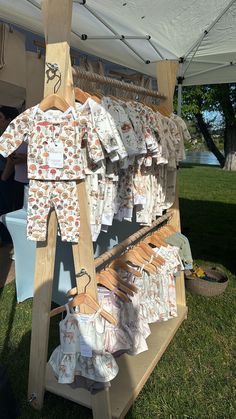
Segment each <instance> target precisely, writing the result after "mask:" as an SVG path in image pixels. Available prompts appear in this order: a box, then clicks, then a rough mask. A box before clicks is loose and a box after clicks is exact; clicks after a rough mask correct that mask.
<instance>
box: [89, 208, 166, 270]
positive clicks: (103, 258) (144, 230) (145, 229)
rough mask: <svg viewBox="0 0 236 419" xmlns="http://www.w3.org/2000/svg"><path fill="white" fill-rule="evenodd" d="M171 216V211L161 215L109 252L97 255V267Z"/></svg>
mask: <svg viewBox="0 0 236 419" xmlns="http://www.w3.org/2000/svg"><path fill="white" fill-rule="evenodd" d="M170 218H171V215H170V213H167V214H165V215H163V216H162V217H159V218H158V219H157V220H156V221H154V222H153V223H152V225H151V226H147V227H143V228H141V229H140V230H138V231H137V232H136V233H133V234H132V235H131V236H129V237H128V238H127V239H125V240H123V241H122V242H121V243H119V244H117V245H116V246H114V247H113V248H112V249H111V250H108V251H107V252H105V253H103V254H102V255H101V256H99V257H97V258H96V259H95V261H94V263H95V266H96V268H98V267H99V266H100V265H103V264H105V263H107V262H108V260H110V259H111V258H114V257H115V256H117V255H118V254H120V253H121V252H123V251H124V250H126V248H127V247H128V246H131V245H133V244H135V242H137V241H138V240H139V239H142V238H143V237H144V236H146V235H147V234H148V233H150V232H151V231H152V230H154V228H156V227H158V226H160V225H161V224H163V223H164V222H165V221H168V220H169V219H170Z"/></svg>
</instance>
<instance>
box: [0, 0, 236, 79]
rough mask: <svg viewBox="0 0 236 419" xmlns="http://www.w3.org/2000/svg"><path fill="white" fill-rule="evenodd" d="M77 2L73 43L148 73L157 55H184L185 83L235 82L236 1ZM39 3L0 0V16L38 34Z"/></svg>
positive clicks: (170, 57) (40, 27) (34, 0)
mask: <svg viewBox="0 0 236 419" xmlns="http://www.w3.org/2000/svg"><path fill="white" fill-rule="evenodd" d="M80 3H83V2H82V1H79V0H77V1H74V5H73V17H72V36H71V45H72V46H73V47H74V48H76V49H79V50H82V51H85V52H86V53H88V54H93V55H95V56H97V57H100V58H103V59H105V60H108V61H111V62H114V63H117V64H119V65H122V66H124V67H128V68H131V69H133V70H136V71H139V72H141V73H143V74H147V75H151V76H153V77H155V76H156V63H157V62H158V61H159V60H160V59H168V60H173V59H175V60H179V59H180V58H181V57H183V59H184V62H183V65H182V66H181V68H182V70H181V74H180V76H184V80H183V84H185V85H191V84H203V83H220V82H233V81H236V69H235V66H234V65H230V62H232V63H233V64H234V63H235V62H236V61H235V60H236V0H207V1H206V0H146V1H145V0H133V1H128V0H127V1H126V2H125V1H124V0H99V1H97V0H87V1H86V2H85V4H80ZM40 6H41V1H40V0H0V16H1V18H2V19H4V20H6V21H8V22H11V23H15V24H16V25H20V26H21V27H24V28H26V29H29V30H31V31H33V32H36V33H40V34H43V25H42V15H41V11H40ZM82 34H84V35H86V36H84V37H83V38H86V39H85V40H82ZM122 36H123V37H122ZM148 37H150V39H149V38H148ZM131 38H132V39H131ZM216 67H218V68H216Z"/></svg>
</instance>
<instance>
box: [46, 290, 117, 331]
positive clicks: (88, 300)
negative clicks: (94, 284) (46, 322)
mask: <svg viewBox="0 0 236 419" xmlns="http://www.w3.org/2000/svg"><path fill="white" fill-rule="evenodd" d="M81 304H85V305H87V306H88V307H90V308H91V309H92V310H93V311H94V312H97V311H98V310H99V309H100V308H101V306H100V305H99V304H98V302H97V301H96V300H95V299H94V298H93V297H91V295H89V294H88V293H86V292H84V293H81V294H78V295H76V296H75V297H74V298H73V300H72V301H69V303H68V306H69V307H70V308H73V307H77V306H80V305H81ZM65 310H66V306H65V305H63V306H60V307H57V308H54V309H53V310H51V311H50V317H53V316H55V315H56V314H59V313H62V312H63V311H65ZM100 313H101V316H102V317H104V319H106V320H107V321H108V322H109V323H111V324H113V325H116V324H117V321H116V319H115V318H114V317H113V316H112V315H111V314H110V313H108V312H107V311H106V310H103V309H102V310H101V312H100Z"/></svg>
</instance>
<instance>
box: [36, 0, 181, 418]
mask: <svg viewBox="0 0 236 419" xmlns="http://www.w3.org/2000/svg"><path fill="white" fill-rule="evenodd" d="M42 5H43V7H42V11H43V17H44V31H45V40H46V63H53V64H54V63H56V64H57V65H58V68H59V70H60V75H61V80H60V87H59V90H58V92H57V93H58V94H60V95H61V96H64V97H65V99H66V100H67V102H68V103H69V104H71V105H74V95H73V82H72V72H71V64H70V55H69V49H70V47H69V38H70V32H71V16H72V0H43V2H42ZM177 66H178V63H177V62H169V61H163V62H160V63H159V64H158V65H157V74H158V86H159V89H160V90H161V91H162V93H163V94H165V95H166V97H167V99H166V100H165V103H164V105H163V106H165V109H168V111H169V112H172V100H173V93H174V87H175V81H176V72H177ZM54 86H55V81H54V80H51V81H49V82H47V80H46V81H45V88H44V96H47V95H49V94H51V93H54V90H53V89H54ZM78 197H79V203H80V209H81V227H80V243H81V244H82V245H73V246H72V248H73V258H74V265H75V272H76V273H79V272H80V270H81V268H85V270H86V271H87V272H88V274H89V275H90V277H91V281H90V283H89V285H88V286H87V292H89V293H90V294H91V295H92V296H93V297H94V298H97V289H96V280H95V263H94V255H93V247H92V240H91V233H90V225H89V218H88V217H89V215H88V205H87V198H86V190H85V183H84V181H80V182H78ZM171 213H172V218H171V223H172V225H173V226H174V227H175V228H176V229H177V230H180V217H179V208H178V198H177V197H176V202H175V204H174V206H173V207H172V209H171ZM56 234H57V221H56V215H55V212H54V211H52V212H51V214H50V218H49V225H48V240H47V243H46V244H45V243H39V244H37V250H36V267H35V284H34V300H33V319H32V335H31V350H30V366H29V384H28V398H29V401H30V403H31V405H32V406H33V407H34V408H35V409H41V408H42V406H43V398H44V392H45V390H47V391H50V392H52V393H54V394H57V395H59V396H62V397H65V398H67V399H69V400H73V401H74V402H76V403H78V404H81V405H84V406H86V407H89V408H91V409H92V411H93V417H94V418H95V419H111V418H123V417H124V415H125V414H126V413H127V411H128V410H129V408H130V407H131V405H132V403H133V401H134V400H135V398H136V397H137V396H138V394H139V392H140V391H141V389H142V387H143V386H144V384H145V382H146V381H147V379H148V377H149V375H150V374H151V372H152V370H153V369H154V367H155V366H156V364H157V362H158V360H159V359H160V357H161V356H162V354H163V353H164V351H165V349H166V348H167V346H168V344H169V343H170V341H171V340H172V338H173V336H174V334H175V332H176V331H177V329H178V328H179V326H180V324H181V323H182V321H183V320H184V319H185V318H186V314H187V308H186V302H185V289H184V278H183V275H181V278H180V279H179V278H178V281H177V284H176V293H177V304H178V317H177V318H175V319H172V320H170V321H168V322H163V323H156V324H153V325H152V326H151V330H152V334H151V335H150V337H149V338H148V340H147V343H148V347H149V350H148V351H147V352H144V353H142V354H140V355H137V356H135V357H132V356H128V355H124V356H122V357H121V358H120V359H118V365H119V373H118V376H117V377H116V378H115V379H114V380H113V381H112V385H111V389H110V390H109V389H106V390H103V391H101V392H99V393H97V394H96V395H91V394H90V392H88V391H87V390H84V389H72V388H71V387H70V386H69V385H66V384H58V382H57V380H56V378H55V377H54V375H53V373H52V370H51V367H50V365H49V364H48V365H47V356H48V335H49V323H50V309H51V296H52V282H53V271H54V260H55V251H56ZM84 280H85V282H87V280H86V278H85V279H83V277H81V278H79V280H78V279H77V288H78V290H79V291H81V290H83V289H84V286H85V283H84ZM82 310H83V312H87V313H88V312H89V311H88V309H87V308H85V307H82Z"/></svg>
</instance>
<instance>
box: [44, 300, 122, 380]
mask: <svg viewBox="0 0 236 419" xmlns="http://www.w3.org/2000/svg"><path fill="white" fill-rule="evenodd" d="M66 310H67V314H66V317H65V318H64V319H63V320H61V322H60V323H59V329H60V345H59V346H58V347H57V348H56V349H55V350H54V351H53V353H52V355H51V356H50V359H49V363H50V365H51V366H52V368H53V371H54V373H55V375H56V377H57V378H58V382H59V383H67V384H70V383H73V382H74V379H75V376H82V377H85V378H89V379H91V380H94V381H98V382H102V383H104V382H108V381H111V380H112V379H113V378H115V376H116V375H117V373H118V366H117V364H116V361H115V359H114V357H113V356H112V355H111V354H110V353H108V352H106V351H105V349H104V347H105V345H104V339H105V323H106V320H105V319H104V318H103V317H101V315H100V311H101V310H102V308H101V309H100V310H98V311H97V312H96V313H95V314H81V313H77V312H75V311H74V310H71V311H70V310H69V307H68V305H66Z"/></svg>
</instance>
